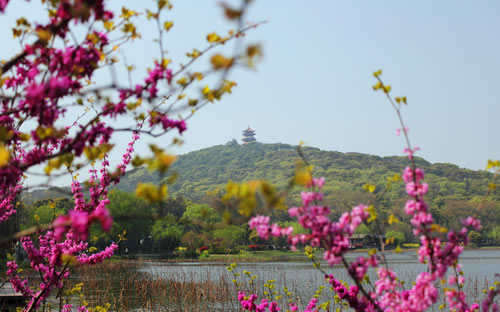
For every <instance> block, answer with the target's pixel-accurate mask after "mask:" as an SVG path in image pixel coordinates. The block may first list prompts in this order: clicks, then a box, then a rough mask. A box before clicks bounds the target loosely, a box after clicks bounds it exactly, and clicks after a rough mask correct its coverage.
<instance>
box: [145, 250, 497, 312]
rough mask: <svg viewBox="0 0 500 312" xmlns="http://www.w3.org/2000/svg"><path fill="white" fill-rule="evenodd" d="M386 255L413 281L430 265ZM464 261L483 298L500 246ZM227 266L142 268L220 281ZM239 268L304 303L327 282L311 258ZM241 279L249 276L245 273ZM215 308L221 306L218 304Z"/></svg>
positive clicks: (340, 272)
mask: <svg viewBox="0 0 500 312" xmlns="http://www.w3.org/2000/svg"><path fill="white" fill-rule="evenodd" d="M360 255H363V253H350V254H348V257H347V258H348V259H351V260H352V259H354V258H356V257H358V256H360ZM386 258H387V261H388V264H389V266H390V267H391V268H393V269H394V270H395V272H396V273H397V274H398V277H399V278H400V279H401V280H405V281H412V280H414V279H415V277H416V275H417V274H418V273H420V272H422V271H423V270H425V269H426V266H425V265H423V264H420V263H418V260H417V255H416V252H415V251H406V252H402V253H399V254H395V253H388V254H386ZM460 264H461V265H462V267H463V270H464V272H465V278H466V286H465V292H466V293H467V294H468V295H471V296H472V298H475V299H476V300H477V299H478V298H482V292H481V290H482V289H484V288H485V287H487V286H491V285H492V282H494V281H495V273H500V250H484V249H483V250H466V251H464V253H463V254H462V257H461V260H460ZM226 266H227V264H223V263H220V262H214V263H210V262H185V263H165V262H161V261H153V262H145V263H144V264H143V265H142V266H141V267H140V268H139V269H138V270H139V272H140V273H145V274H146V275H150V276H152V277H160V278H164V279H174V280H178V281H186V280H188V281H189V280H191V281H197V282H204V281H207V280H208V281H213V282H218V281H220V279H227V280H232V279H233V276H232V274H231V273H229V272H228V271H227V270H226ZM322 267H323V269H325V270H326V271H327V272H328V273H331V274H333V275H334V276H335V277H336V278H339V279H341V280H350V278H349V277H348V275H347V273H346V272H345V270H344V269H343V267H333V268H330V267H328V265H327V264H326V263H324V264H323V265H322ZM237 270H238V271H239V272H241V271H243V270H248V271H251V272H252V274H255V275H257V276H258V277H257V280H256V282H255V285H260V287H262V285H263V284H264V283H265V282H266V281H267V280H270V279H274V280H276V286H277V289H279V290H281V289H282V288H283V287H287V288H288V289H290V290H291V291H292V293H293V294H294V296H295V298H298V300H299V301H301V302H302V303H305V302H306V301H307V300H308V299H309V298H311V296H312V295H313V294H314V292H315V290H316V289H317V287H318V286H320V285H326V283H325V282H324V280H323V274H322V273H321V272H319V271H318V270H317V269H315V268H313V266H312V264H311V263H308V262H267V263H238V269H237ZM374 274H375V273H374V272H370V273H369V275H370V276H371V278H373V277H374ZM238 279H239V280H245V278H242V277H238ZM246 280H247V281H248V279H246ZM497 280H498V278H497ZM255 290H256V291H257V292H259V293H262V288H255ZM235 292H236V290H235ZM215 310H217V309H215V307H214V311H215Z"/></svg>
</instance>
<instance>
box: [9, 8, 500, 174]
mask: <svg viewBox="0 0 500 312" xmlns="http://www.w3.org/2000/svg"><path fill="white" fill-rule="evenodd" d="M18 2H19V1H18ZM217 2H218V1H212V0H182V1H181V0H179V1H172V3H173V4H174V10H173V11H172V13H170V14H171V19H173V20H174V22H175V26H174V28H173V29H172V31H171V33H170V35H169V37H168V39H167V42H168V43H167V49H169V50H170V51H171V52H172V55H171V56H172V57H175V56H182V55H183V53H185V52H186V51H187V50H190V49H191V48H193V47H198V48H200V47H203V46H204V37H205V35H206V33H208V32H211V31H217V32H220V33H222V32H223V31H225V30H227V29H228V28H229V25H227V24H226V23H225V22H223V19H222V16H221V10H220V8H219V7H218V6H217ZM230 2H234V1H230ZM113 3H114V5H118V6H121V5H122V4H123V3H126V5H127V6H130V7H134V6H135V5H136V4H137V5H141V4H143V3H149V2H148V1H140V2H139V1H137V2H136V1H113ZM30 10H31V12H30V14H35V15H36V14H37V12H36V11H37V7H36V6H35V5H33V1H32V2H30V3H27V4H26V3H24V1H21V2H20V4H19V5H13V6H12V7H9V9H8V11H7V13H8V14H7V16H2V17H0V19H1V20H0V24H1V26H2V27H1V28H2V29H1V31H0V35H1V36H2V37H3V38H8V36H9V35H10V29H9V28H8V27H7V26H8V25H11V24H12V20H14V18H13V17H11V15H12V16H16V14H20V12H28V11H30ZM249 13H250V14H249V16H248V19H249V20H250V21H252V22H256V21H260V20H268V21H269V23H267V24H266V25H263V26H262V27H260V28H258V29H257V30H255V31H252V32H250V33H249V34H248V36H247V38H246V40H247V42H260V43H261V44H262V45H263V48H264V58H263V61H262V62H261V63H260V64H259V65H258V67H257V70H256V71H248V70H245V71H243V70H238V71H235V72H234V73H233V76H232V78H233V79H234V80H236V81H237V82H238V87H237V88H235V89H234V93H233V95H231V96H230V97H227V98H225V99H224V100H223V101H222V102H220V103H217V104H215V105H209V106H208V107H206V108H205V109H203V110H202V111H200V113H199V114H198V115H197V116H195V117H194V118H193V119H191V120H190V121H189V123H188V128H189V131H187V132H186V133H185V135H184V139H185V142H186V143H185V145H184V146H183V147H182V148H180V149H178V150H176V152H178V153H184V152H187V151H191V150H196V149H200V148H204V147H209V146H212V145H216V144H224V143H225V142H227V141H229V140H231V139H232V138H236V139H238V140H240V139H241V130H243V128H246V127H247V126H248V125H250V126H251V127H252V128H254V129H255V130H256V132H257V140H258V141H260V142H264V143H276V142H283V143H289V144H297V143H298V142H299V141H304V142H305V143H306V145H310V146H315V147H319V148H321V149H325V150H336V151H341V152H361V153H369V154H375V155H382V156H385V155H400V154H402V149H403V145H402V144H403V142H402V139H401V138H400V137H397V136H396V135H395V129H396V128H397V127H398V123H397V120H396V117H395V114H394V112H393V111H392V109H391V107H390V105H389V104H388V103H387V102H386V100H385V99H384V97H383V96H382V94H379V93H375V92H373V91H372V89H371V86H372V85H373V84H374V78H373V77H372V76H371V73H372V72H373V71H374V70H376V69H379V68H382V69H383V70H384V74H383V76H382V77H383V79H384V80H385V81H386V82H388V83H389V84H391V85H392V88H393V92H394V94H395V95H406V96H407V97H408V102H409V106H408V107H407V108H405V109H404V115H405V116H406V119H407V121H408V126H409V127H410V129H411V130H410V131H411V132H410V135H411V139H412V141H413V143H414V144H415V145H418V146H420V147H421V148H422V151H421V153H420V155H421V156H423V157H424V158H426V159H427V160H430V161H432V162H451V163H455V164H457V165H459V166H462V167H467V168H472V169H482V168H484V166H485V164H486V160H487V159H488V158H495V159H498V158H500V145H499V144H498V134H499V133H500V131H499V130H500V123H499V122H498V119H499V117H500V108H499V107H500V106H499V100H498V98H499V96H498V94H497V92H496V91H497V90H498V89H499V87H498V85H499V83H500V78H499V73H500V59H499V57H500V44H499V40H500V39H499V38H498V32H499V30H500V19H499V18H498V16H500V2H498V1H383V2H380V1H327V0H323V1H319V0H317V1H299V0H295V1H292V0H289V1H284V0H283V1H278V0H257V1H255V4H254V5H253V6H252V8H251V10H250V12H249ZM152 36H153V34H150V33H149V32H148V30H147V28H144V41H142V43H140V45H138V44H136V45H134V46H133V47H132V48H130V49H129V50H127V51H126V52H127V56H128V57H129V60H132V61H133V62H134V63H136V64H137V65H138V68H141V66H142V68H143V67H144V66H146V65H148V64H150V60H151V58H152V57H153V56H154V57H156V56H157V55H156V54H153V53H156V50H155V47H154V45H153V43H152V42H151V40H152ZM9 41H10V39H9V40H7V41H4V47H3V52H0V55H1V56H2V57H5V56H6V55H8V54H9V53H10V54H11V53H12V52H13V51H16V49H17V48H18V47H17V46H16V45H10V44H9V43H8V42H9ZM165 142H167V141H165Z"/></svg>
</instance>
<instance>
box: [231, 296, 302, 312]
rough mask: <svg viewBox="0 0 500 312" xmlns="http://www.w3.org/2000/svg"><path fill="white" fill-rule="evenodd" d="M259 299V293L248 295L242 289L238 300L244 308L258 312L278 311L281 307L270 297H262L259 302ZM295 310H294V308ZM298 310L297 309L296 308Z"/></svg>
mask: <svg viewBox="0 0 500 312" xmlns="http://www.w3.org/2000/svg"><path fill="white" fill-rule="evenodd" d="M255 300H257V295H255V294H251V295H249V296H246V294H245V293H244V292H242V291H240V292H238V301H239V302H240V304H241V307H242V308H243V309H244V310H248V311H257V312H266V311H269V312H278V311H280V308H279V307H278V304H277V303H276V302H274V301H269V300H268V299H262V300H261V301H260V303H259V304H257V303H255ZM292 311H294V310H292ZM295 311H296V310H295Z"/></svg>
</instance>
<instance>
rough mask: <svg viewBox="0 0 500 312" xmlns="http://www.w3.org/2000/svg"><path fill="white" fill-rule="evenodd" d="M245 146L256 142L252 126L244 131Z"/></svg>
mask: <svg viewBox="0 0 500 312" xmlns="http://www.w3.org/2000/svg"><path fill="white" fill-rule="evenodd" d="M242 141H243V144H248V143H251V142H255V141H256V140H255V130H253V129H252V128H250V126H248V128H247V129H245V130H243V139H242Z"/></svg>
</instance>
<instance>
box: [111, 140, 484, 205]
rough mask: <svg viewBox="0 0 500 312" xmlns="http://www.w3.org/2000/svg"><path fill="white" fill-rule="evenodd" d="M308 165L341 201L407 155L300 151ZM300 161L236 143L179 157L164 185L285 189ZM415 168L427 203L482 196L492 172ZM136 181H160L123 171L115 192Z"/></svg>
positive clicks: (289, 153)
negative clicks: (260, 182) (264, 183)
mask: <svg viewBox="0 0 500 312" xmlns="http://www.w3.org/2000/svg"><path fill="white" fill-rule="evenodd" d="M303 152H304V154H305V156H306V158H307V159H308V161H309V162H310V163H311V164H313V165H314V174H315V176H323V177H325V178H326V184H325V187H324V192H325V194H326V195H327V198H328V197H332V196H337V197H338V196H341V197H342V198H343V199H345V200H348V201H350V200H349V198H351V197H355V196H358V195H359V194H361V193H363V191H362V186H363V185H365V184H366V183H371V184H375V185H376V186H377V191H380V190H383V189H385V188H386V184H387V178H388V177H391V176H393V175H394V174H396V173H398V174H399V173H401V171H402V169H404V168H405V167H406V166H407V165H408V159H407V158H406V157H395V156H394V157H379V156H373V155H367V154H360V153H340V152H334V151H322V150H320V149H318V148H312V147H304V148H303ZM298 159H299V157H298V154H297V148H296V146H291V145H287V144H262V143H251V144H248V145H239V144H237V143H236V141H232V142H228V143H227V144H225V145H217V146H213V147H210V148H206V149H202V150H199V151H194V152H190V153H187V154H184V155H181V156H179V158H178V160H177V161H176V162H175V164H174V165H173V166H172V168H171V171H175V172H177V173H178V174H179V177H178V179H177V181H176V182H175V183H174V184H172V185H170V186H169V193H170V194H179V193H181V194H182V195H183V196H185V197H188V198H190V199H192V200H194V201H199V200H201V199H202V198H203V196H204V195H205V194H206V192H207V191H210V190H213V189H215V188H217V187H221V186H224V185H225V184H226V183H227V181H228V180H232V181H248V180H254V179H265V180H268V181H269V182H272V183H273V184H275V185H278V186H285V185H286V183H287V181H288V179H289V178H290V177H291V176H292V175H293V173H294V168H295V164H296V162H297V160H298ZM416 161H417V165H418V166H419V167H421V168H423V169H424V170H425V172H426V181H427V182H428V183H429V185H430V192H429V197H430V199H432V200H443V199H457V200H470V199H472V198H473V197H474V196H476V195H484V194H485V193H486V192H487V186H488V183H489V182H490V180H491V174H489V173H487V172H485V171H473V170H468V169H463V168H459V167H458V166H456V165H453V164H445V163H435V164H432V163H430V162H428V161H426V160H424V159H421V158H417V159H416ZM138 182H153V183H158V182H160V178H159V177H158V176H155V175H153V174H151V173H150V172H149V171H148V170H146V169H143V168H140V169H135V170H132V171H130V172H128V173H127V175H126V176H125V177H124V178H123V179H122V182H121V183H120V184H119V188H120V189H122V190H125V191H130V192H132V191H133V190H135V187H136V185H137V183H138ZM397 186H398V187H392V188H391V190H390V191H389V192H387V194H386V195H385V196H386V197H388V198H391V199H392V200H396V199H399V198H403V197H404V189H403V185H402V184H401V183H399V184H398V185H397Z"/></svg>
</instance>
